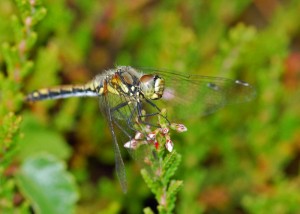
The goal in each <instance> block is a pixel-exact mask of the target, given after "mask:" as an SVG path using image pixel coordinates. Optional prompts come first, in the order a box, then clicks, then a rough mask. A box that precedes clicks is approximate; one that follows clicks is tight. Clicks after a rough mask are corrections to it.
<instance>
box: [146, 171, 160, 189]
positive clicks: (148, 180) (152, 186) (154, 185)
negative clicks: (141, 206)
mask: <svg viewBox="0 0 300 214" xmlns="http://www.w3.org/2000/svg"><path fill="white" fill-rule="evenodd" d="M141 174H142V176H143V178H144V181H145V182H146V184H147V186H148V187H149V189H150V190H151V192H152V193H153V194H154V195H156V194H157V192H158V191H159V189H160V187H159V183H158V182H157V181H154V180H153V179H152V178H151V176H150V175H149V173H148V172H147V170H145V169H142V170H141Z"/></svg>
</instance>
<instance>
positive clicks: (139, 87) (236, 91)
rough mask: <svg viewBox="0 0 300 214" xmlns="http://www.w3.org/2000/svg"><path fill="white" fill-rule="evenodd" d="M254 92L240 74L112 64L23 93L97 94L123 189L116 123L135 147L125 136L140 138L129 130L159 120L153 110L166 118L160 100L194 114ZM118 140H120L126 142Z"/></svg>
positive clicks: (36, 96)
mask: <svg viewBox="0 0 300 214" xmlns="http://www.w3.org/2000/svg"><path fill="white" fill-rule="evenodd" d="M255 94H256V92H255V89H254V87H253V86H252V85H250V84H249V83H246V82H243V81H240V80H233V79H227V78H221V77H210V76H202V75H188V74H184V73H176V72H169V71H162V70H156V69H146V68H144V69H137V68H134V67H131V66H117V67H115V68H113V69H109V70H106V71H104V72H103V73H101V74H98V75H97V76H95V77H94V79H92V80H91V81H90V82H88V83H86V84H82V85H63V86H57V87H52V88H45V89H40V90H36V91H33V92H32V93H30V94H28V95H27V96H26V100H27V101H30V102H32V101H40V100H47V99H61V98H69V97H98V99H99V106H100V109H101V111H102V113H103V114H104V115H105V117H106V120H107V122H108V126H109V128H110V132H111V135H112V141H113V149H114V155H115V168H116V173H117V176H118V179H119V181H120V184H121V188H122V190H123V191H124V192H126V191H127V180H126V172H125V166H124V162H123V160H122V156H121V151H120V147H119V141H120V139H119V138H118V137H117V134H116V129H118V130H120V131H121V133H123V134H124V136H126V138H128V139H129V141H127V143H126V145H127V146H125V147H126V148H129V150H134V149H133V148H135V147H134V146H130V145H129V146H128V142H134V141H132V139H137V138H139V137H136V136H134V133H140V132H141V130H138V128H137V126H136V125H137V124H138V125H139V124H140V125H147V127H157V126H159V125H158V124H157V123H155V122H152V120H151V118H155V117H156V116H160V117H163V118H164V119H165V121H166V122H167V123H170V122H169V119H168V117H167V116H166V115H164V114H162V113H161V112H162V111H161V106H166V107H167V108H168V109H172V108H173V109H175V110H174V111H173V112H172V111H171V113H173V114H174V116H180V115H181V116H183V117H185V116H192V117H194V116H197V115H199V116H201V115H207V114H211V113H213V112H215V111H216V110H218V109H220V108H222V107H223V106H225V105H229V104H235V103H240V102H247V101H250V100H252V99H253V98H254V97H255ZM145 109H147V111H145ZM147 119H149V120H147ZM121 141H123V139H121ZM122 143H124V144H123V146H124V145H125V142H122Z"/></svg>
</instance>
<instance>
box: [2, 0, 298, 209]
mask: <svg viewBox="0 0 300 214" xmlns="http://www.w3.org/2000/svg"><path fill="white" fill-rule="evenodd" d="M41 4H42V5H43V6H44V7H45V8H46V10H47V14H46V16H45V18H44V19H43V20H41V21H40V22H39V23H38V24H37V25H36V26H35V28H34V30H35V31H36V33H37V36H38V37H37V43H36V45H35V47H34V48H32V50H31V51H30V52H29V54H28V58H29V59H30V60H32V61H33V63H34V65H33V67H32V69H31V71H30V73H29V74H28V75H27V77H26V78H24V79H23V80H22V82H18V84H19V87H18V90H19V91H22V93H24V94H25V93H27V92H30V91H32V90H35V89H38V88H43V87H49V86H54V85H59V84H71V83H73V84H75V83H85V82H87V81H89V80H90V79H92V78H93V76H95V75H96V74H98V73H100V72H101V71H103V70H104V69H108V68H113V67H114V66H115V65H132V66H142V67H154V68H158V69H159V68H163V69H167V70H171V71H179V72H185V73H197V74H202V75H210V76H221V77H227V78H232V79H242V80H244V81H247V82H249V83H251V84H252V85H254V86H255V87H256V90H257V97H256V99H254V100H253V101H252V102H249V103H245V104H240V105H235V106H227V107H226V108H223V109H222V110H219V111H218V112H216V113H214V114H212V115H209V116H207V117H202V118H200V117H198V118H193V119H188V120H185V121H176V122H183V123H184V124H185V125H186V126H187V127H188V132H186V133H183V134H179V135H176V136H175V135H174V136H173V141H174V143H175V149H176V150H177V152H178V153H180V154H181V155H182V162H181V165H180V168H179V170H178V171H177V173H176V178H177V179H180V180H183V182H184V185H183V188H182V190H181V191H180V192H179V195H178V198H177V201H176V207H175V210H176V213H207V214H208V213H266V212H268V213H300V191H299V190H300V176H299V164H300V134H299V133H300V126H299V125H300V119H299V116H300V110H299V107H300V93H299V92H300V90H299V80H300V40H299V36H300V26H299V25H300V22H299V20H300V15H299V14H300V13H299V11H300V1H299V0H285V1H284V0H282V1H279V0H256V1H250V0H241V1H237V0H235V1H224V0H217V1H203V0H202V1H201V0H200V1H196V0H185V1H178V0H166V1H157V0H132V1H121V0H111V1H103V0H98V1H80V0H56V1H50V0H44V1H42V2H41ZM18 13H19V10H18V9H17V7H16V4H15V2H14V1H9V0H1V2H0V16H1V17H0V32H1V33H0V43H1V44H3V43H4V42H8V43H13V41H14V35H15V34H14V31H13V29H12V25H11V22H10V19H11V16H12V15H13V14H16V15H17V16H19V15H18ZM4 60H5V57H3V56H2V55H0V66H1V71H3V72H2V73H3V74H2V75H5V74H6V72H5V70H6V68H7V65H6V63H5V61H4ZM1 81H2V83H4V81H5V79H3V78H2V79H1ZM11 96H12V97H13V96H14V94H11ZM11 99H15V98H11ZM1 101H2V102H4V95H2V99H1ZM19 105H21V104H19ZM2 108H7V109H8V110H7V112H9V111H12V112H16V114H17V115H19V116H21V117H22V122H21V123H20V134H21V137H20V138H18V140H17V141H16V142H17V144H18V149H17V152H16V154H15V155H14V158H13V161H12V163H11V164H10V165H9V166H8V167H7V168H8V169H11V168H15V167H16V168H18V166H19V165H20V164H21V163H22V161H24V160H26V159H27V158H29V157H31V156H33V155H35V154H38V153H41V152H43V153H48V154H52V155H54V156H56V157H57V158H58V159H62V160H63V161H64V162H65V164H66V167H67V170H68V172H70V173H71V175H72V176H73V177H74V179H75V181H76V185H77V188H78V191H79V201H78V203H77V205H76V213H121V212H122V213H141V212H142V210H143V208H144V207H146V206H151V207H152V208H153V209H155V206H156V202H155V200H154V198H153V196H152V195H151V193H150V191H149V190H148V188H147V186H146V185H145V183H144V182H143V180H142V177H141V175H140V173H139V170H140V168H139V167H138V166H137V165H136V163H135V162H134V161H133V160H132V159H131V158H130V157H129V155H128V154H126V151H124V160H125V164H126V169H127V176H128V183H129V184H128V185H129V190H128V193H127V194H125V195H124V194H123V193H122V191H121V188H120V186H119V183H118V180H117V178H116V175H115V169H114V154H113V150H112V143H111V141H112V140H111V136H110V132H109V129H108V127H107V125H106V122H105V120H104V118H103V117H102V115H101V113H100V111H99V107H98V101H97V99H92V98H86V99H78V98H72V99H67V100H60V101H52V100H51V101H45V102H38V103H34V104H26V103H24V104H23V107H14V106H10V105H5V107H3V106H2ZM3 111H4V110H3ZM186 112H187V114H188V109H187V110H186ZM0 121H1V122H3V121H4V120H3V119H1V120H0ZM0 124H1V123H0ZM4 154H5V153H4ZM0 157H1V156H0ZM6 172H7V170H6ZM17 192H18V191H17ZM20 197H21V198H22V196H20ZM22 200H24V199H22ZM22 200H21V201H22ZM0 201H1V200H0ZM0 204H1V203H0ZM14 204H15V206H16V207H17V204H18V203H14Z"/></svg>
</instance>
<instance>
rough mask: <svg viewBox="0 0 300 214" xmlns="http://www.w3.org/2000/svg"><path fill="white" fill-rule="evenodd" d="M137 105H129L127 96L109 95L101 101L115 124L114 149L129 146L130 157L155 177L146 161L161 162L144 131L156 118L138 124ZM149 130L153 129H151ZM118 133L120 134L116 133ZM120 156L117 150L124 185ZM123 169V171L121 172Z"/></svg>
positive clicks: (119, 173) (118, 165)
mask: <svg viewBox="0 0 300 214" xmlns="http://www.w3.org/2000/svg"><path fill="white" fill-rule="evenodd" d="M102 99H103V98H102ZM103 104H105V105H103ZM137 105H138V104H137V103H135V102H133V101H131V102H130V103H128V98H127V97H125V96H120V95H115V94H107V95H106V98H105V103H103V101H101V105H100V106H101V108H102V109H103V107H105V108H110V111H109V112H110V118H111V123H113V124H114V127H111V130H112V134H113V135H114V137H113V138H114V147H115V148H119V147H117V146H118V143H119V145H120V146H121V148H122V147H125V144H127V146H126V149H127V151H128V152H129V154H130V156H131V157H132V158H133V159H134V160H135V161H136V162H137V163H138V165H140V166H141V167H143V168H145V169H147V170H148V172H149V174H150V175H154V173H153V172H152V171H151V168H150V167H149V165H148V164H149V163H147V162H146V160H150V159H151V163H152V164H156V165H157V164H159V160H158V159H157V158H156V156H157V155H156V150H155V147H154V145H152V144H151V145H149V144H148V143H147V138H146V136H147V133H146V131H145V130H144V127H145V126H147V125H150V126H151V122H152V120H151V119H153V120H155V117H154V118H152V117H151V116H149V118H146V119H145V124H141V121H139V122H136V119H137V118H138V109H137ZM139 107H140V108H143V105H142V104H140V105H139ZM145 107H146V108H147V107H149V106H146V105H145ZM156 111H157V110H156ZM106 115H107V114H106ZM148 119H149V120H148ZM113 128H115V129H113ZM149 128H150V129H151V127H149ZM116 131H117V132H118V133H116ZM137 136H138V137H137ZM136 138H139V140H138V141H136ZM131 144H132V145H131ZM136 145H138V148H135V147H136ZM119 154H120V151H119V149H118V150H115V156H116V168H117V173H118V177H119V179H120V182H121V185H122V182H124V181H123V179H121V178H122V177H124V176H123V174H124V173H125V172H124V173H123V172H122V171H123V167H120V166H122V164H123V162H122V163H121V161H120V160H121V156H120V155H119ZM121 169H122V171H120V170H121ZM124 171H125V169H124Z"/></svg>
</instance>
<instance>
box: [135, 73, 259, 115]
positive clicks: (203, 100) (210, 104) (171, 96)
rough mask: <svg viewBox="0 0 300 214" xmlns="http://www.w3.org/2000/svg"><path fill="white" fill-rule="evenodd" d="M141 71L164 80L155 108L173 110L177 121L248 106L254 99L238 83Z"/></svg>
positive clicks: (250, 91)
mask: <svg viewBox="0 0 300 214" xmlns="http://www.w3.org/2000/svg"><path fill="white" fill-rule="evenodd" d="M141 71H142V72H143V71H145V73H155V74H158V75H160V76H161V77H163V78H164V79H165V91H164V94H163V97H162V99H161V100H160V101H158V102H157V105H158V106H159V107H160V105H163V106H167V108H168V112H169V111H170V110H169V109H170V108H169V107H174V109H175V110H176V115H177V116H179V117H186V116H193V117H194V116H197V115H207V114H211V113H213V112H215V111H216V110H218V109H220V108H222V107H223V106H225V105H230V104H236V103H242V102H248V101H250V100H252V99H253V98H254V97H255V96H256V91H255V89H254V87H253V86H251V85H250V84H248V83H246V82H243V81H240V80H232V79H226V78H221V77H210V76H201V75H187V74H181V73H174V72H168V71H159V70H154V69H144V70H141ZM175 110H174V111H175Z"/></svg>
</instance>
